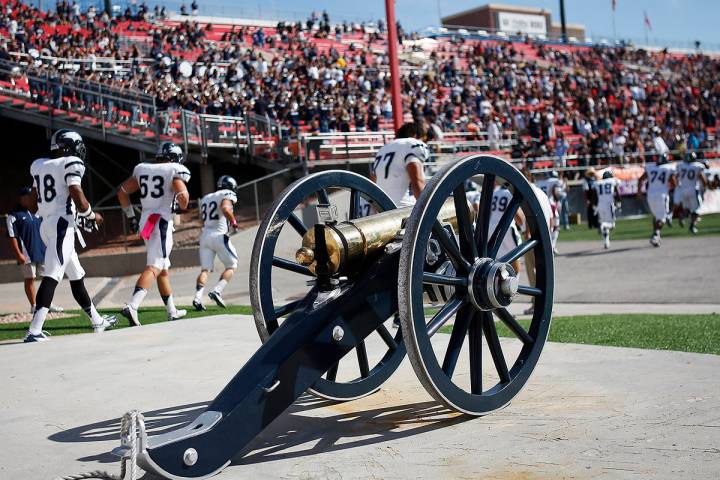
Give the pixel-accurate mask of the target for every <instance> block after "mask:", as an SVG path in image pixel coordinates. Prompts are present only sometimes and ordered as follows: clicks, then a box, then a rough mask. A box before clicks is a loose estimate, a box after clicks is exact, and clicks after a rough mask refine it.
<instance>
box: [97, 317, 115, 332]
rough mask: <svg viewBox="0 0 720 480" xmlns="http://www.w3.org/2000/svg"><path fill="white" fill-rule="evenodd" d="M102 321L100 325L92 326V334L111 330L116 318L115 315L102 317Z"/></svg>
mask: <svg viewBox="0 0 720 480" xmlns="http://www.w3.org/2000/svg"><path fill="white" fill-rule="evenodd" d="M102 319H103V321H102V323H101V324H100V325H93V333H101V332H104V331H105V330H107V329H108V328H112V327H114V326H115V324H116V323H117V321H118V320H117V317H116V316H115V315H103V317H102Z"/></svg>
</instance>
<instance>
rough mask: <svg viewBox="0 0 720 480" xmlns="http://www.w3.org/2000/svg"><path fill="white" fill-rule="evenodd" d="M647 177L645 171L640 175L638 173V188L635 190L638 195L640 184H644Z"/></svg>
mask: <svg viewBox="0 0 720 480" xmlns="http://www.w3.org/2000/svg"><path fill="white" fill-rule="evenodd" d="M647 178H648V175H647V172H646V171H645V172H643V174H642V175H640V178H638V190H637V196H638V197H639V196H641V195H642V186H643V185H644V184H645V182H647Z"/></svg>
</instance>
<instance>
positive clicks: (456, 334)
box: [442, 304, 473, 378]
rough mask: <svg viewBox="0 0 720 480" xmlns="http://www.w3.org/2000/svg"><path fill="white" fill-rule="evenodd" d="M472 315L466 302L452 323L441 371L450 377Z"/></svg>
mask: <svg viewBox="0 0 720 480" xmlns="http://www.w3.org/2000/svg"><path fill="white" fill-rule="evenodd" d="M472 317H473V307H472V306H470V305H467V304H466V305H465V306H464V308H462V309H461V310H460V311H459V312H458V315H457V318H456V319H455V325H453V329H452V333H450V341H449V342H448V346H447V350H445V358H444V359H443V364H442V370H443V372H445V375H447V376H448V377H450V378H452V376H453V372H454V371H455V366H456V365H457V361H458V358H459V357H460V351H461V350H462V346H463V343H464V342H465V336H466V335H467V331H468V327H469V326H470V321H471V320H472Z"/></svg>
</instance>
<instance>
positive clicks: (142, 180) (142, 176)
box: [133, 162, 190, 220]
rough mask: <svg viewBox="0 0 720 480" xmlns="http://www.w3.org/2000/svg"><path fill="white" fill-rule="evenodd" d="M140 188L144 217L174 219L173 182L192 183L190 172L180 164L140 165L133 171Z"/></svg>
mask: <svg viewBox="0 0 720 480" xmlns="http://www.w3.org/2000/svg"><path fill="white" fill-rule="evenodd" d="M133 177H135V178H136V179H137V182H138V185H139V186H140V204H141V205H142V213H143V216H147V215H148V214H151V213H159V214H160V215H162V217H163V218H165V219H166V220H170V219H171V218H172V207H173V201H174V200H175V192H174V191H173V188H172V184H173V180H174V179H176V178H179V179H180V180H182V181H183V182H185V183H188V182H189V181H190V171H189V170H188V169H187V167H185V166H184V165H181V164H179V163H169V162H168V163H140V164H138V165H137V166H136V167H135V170H133Z"/></svg>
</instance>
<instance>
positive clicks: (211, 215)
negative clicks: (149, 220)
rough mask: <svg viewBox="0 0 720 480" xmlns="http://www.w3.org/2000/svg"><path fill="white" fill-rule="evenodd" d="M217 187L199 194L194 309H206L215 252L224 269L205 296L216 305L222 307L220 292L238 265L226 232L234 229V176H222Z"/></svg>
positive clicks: (223, 306) (223, 302)
mask: <svg viewBox="0 0 720 480" xmlns="http://www.w3.org/2000/svg"><path fill="white" fill-rule="evenodd" d="M217 188H218V189H217V191H216V192H213V193H208V194H207V195H205V196H204V197H202V198H201V199H200V202H199V204H198V206H199V208H200V219H201V220H202V221H203V229H202V234H201V235H200V275H198V277H197V281H196V282H195V298H194V299H193V307H195V310H197V311H202V310H205V305H203V303H202V295H203V291H204V290H205V282H206V281H207V277H208V273H209V272H212V270H213V265H214V263H215V256H216V255H217V257H218V258H219V259H220V261H221V262H222V264H223V265H224V266H225V270H223V272H222V273H221V274H220V280H219V281H218V283H217V285H215V287H214V288H213V289H212V290H211V291H210V293H208V297H210V300H213V301H214V302H215V303H217V305H218V306H219V307H222V308H225V301H224V300H223V298H222V291H223V289H224V288H225V286H226V285H227V284H228V282H229V281H230V279H231V278H232V276H233V274H234V273H235V269H236V268H237V261H238V256H237V251H236V250H235V247H234V246H233V244H232V242H231V241H230V235H229V233H230V228H232V229H233V230H235V229H237V220H235V214H234V213H233V207H234V206H235V203H237V195H236V194H235V189H236V188H237V182H236V181H235V179H234V178H233V177H231V176H229V175H223V176H222V177H220V178H219V179H218V181H217Z"/></svg>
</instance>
